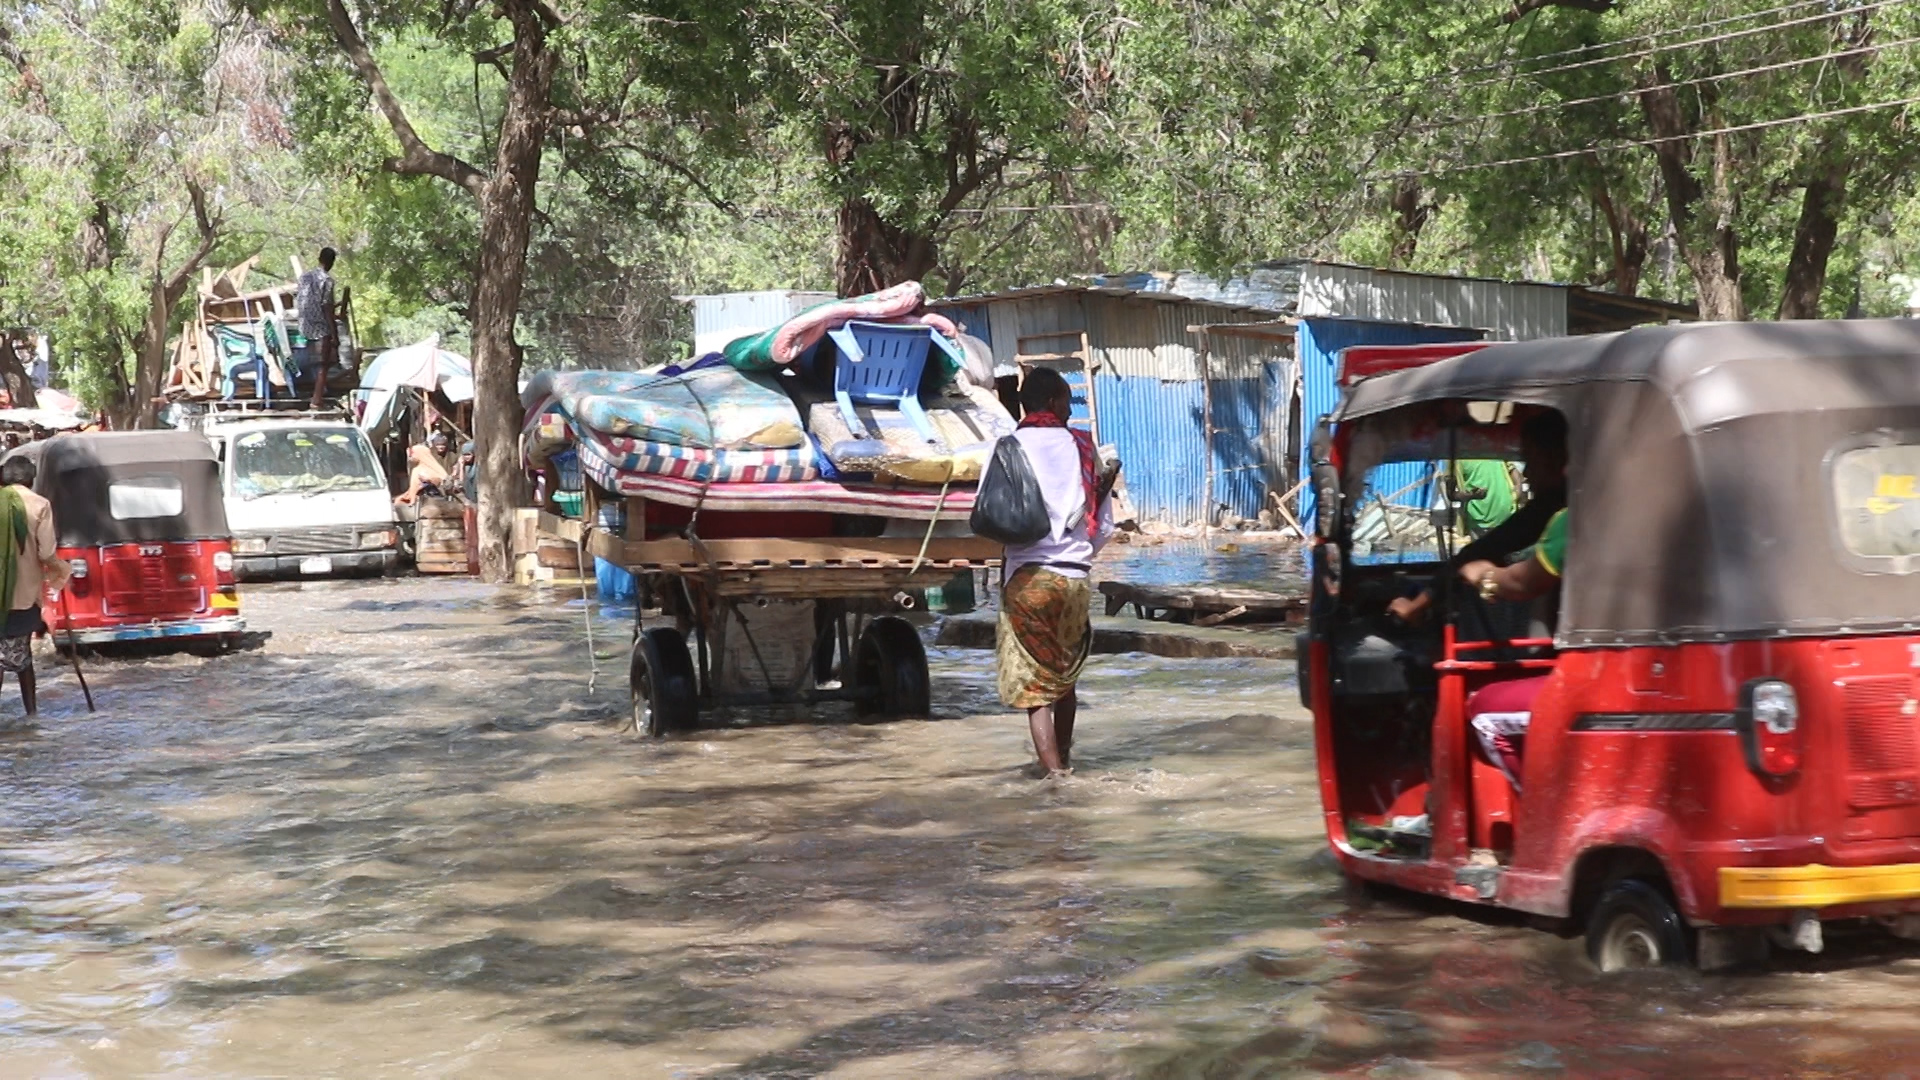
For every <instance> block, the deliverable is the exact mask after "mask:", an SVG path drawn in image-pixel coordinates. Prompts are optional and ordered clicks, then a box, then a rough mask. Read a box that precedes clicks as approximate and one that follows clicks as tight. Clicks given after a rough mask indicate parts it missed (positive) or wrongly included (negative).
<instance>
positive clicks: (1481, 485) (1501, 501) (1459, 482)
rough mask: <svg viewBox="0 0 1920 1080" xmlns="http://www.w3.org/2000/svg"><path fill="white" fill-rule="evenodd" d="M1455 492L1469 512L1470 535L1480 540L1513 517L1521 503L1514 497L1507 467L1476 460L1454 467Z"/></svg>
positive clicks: (1462, 462) (1457, 463)
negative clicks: (1515, 509)
mask: <svg viewBox="0 0 1920 1080" xmlns="http://www.w3.org/2000/svg"><path fill="white" fill-rule="evenodd" d="M1453 485H1454V490H1455V491H1457V492H1459V497H1460V498H1461V500H1462V503H1461V509H1462V510H1464V511H1465V512H1466V515H1465V516H1466V522H1465V524H1466V527H1467V533H1468V535H1470V536H1475V537H1480V536H1485V535H1486V534H1488V533H1490V532H1492V531H1493V530H1494V528H1495V527H1496V526H1498V525H1499V524H1500V523H1501V522H1503V521H1505V520H1507V519H1508V518H1510V517H1512V516H1513V511H1514V508H1515V507H1516V506H1517V505H1518V500H1516V499H1515V497H1514V491H1513V474H1512V473H1511V472H1509V471H1508V470H1507V463H1506V462H1504V461H1496V460H1491V459H1487V458H1472V459H1468V460H1464V461H1456V462H1454V463H1453Z"/></svg>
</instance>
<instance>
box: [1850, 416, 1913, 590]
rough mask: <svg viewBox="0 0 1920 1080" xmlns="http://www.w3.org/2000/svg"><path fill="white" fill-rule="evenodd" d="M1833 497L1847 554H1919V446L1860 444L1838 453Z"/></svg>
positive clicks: (1889, 556)
mask: <svg viewBox="0 0 1920 1080" xmlns="http://www.w3.org/2000/svg"><path fill="white" fill-rule="evenodd" d="M1833 499H1834V510H1835V512H1836V513H1837V514H1838V516H1839V523H1840V542H1841V543H1842V544H1844V545H1846V548H1847V550H1848V551H1850V552H1852V553H1853V554H1855V555H1858V556H1861V557H1863V558H1869V559H1898V558H1904V557H1906V556H1909V555H1920V445H1912V444H1902V443H1895V444H1883V445H1878V446H1862V447H1859V448H1857V449H1854V450H1847V451H1845V452H1843V453H1841V454H1839V455H1837V456H1836V457H1835V458H1834V459H1833ZM1897 569H1899V570H1900V571H1901V572H1906V571H1907V570H1908V569H1909V568H1908V567H1906V566H1904V565H1903V566H1900V567H1898V568H1897ZM1913 569H1920V567H1914V568H1913Z"/></svg>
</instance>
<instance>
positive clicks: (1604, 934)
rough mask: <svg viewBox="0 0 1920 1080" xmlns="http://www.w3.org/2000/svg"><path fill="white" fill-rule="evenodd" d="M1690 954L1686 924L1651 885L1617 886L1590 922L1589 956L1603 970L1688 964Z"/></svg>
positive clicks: (1611, 888) (1630, 882)
mask: <svg viewBox="0 0 1920 1080" xmlns="http://www.w3.org/2000/svg"><path fill="white" fill-rule="evenodd" d="M1687 954H1688V949H1687V923H1686V920H1685V919H1682V918H1681V917H1680V912H1678V911H1677V910H1675V909H1674V906H1673V902H1672V901H1671V900H1669V899H1667V894H1666V893H1665V891H1663V890H1662V889H1660V888H1659V886H1657V885H1654V884H1653V883H1651V882H1647V881H1642V880H1640V879H1638V878H1632V879H1628V880H1626V881H1619V882H1615V883H1614V884H1613V885H1611V886H1609V887H1608V888H1607V891H1606V892H1604V893H1602V894H1601V896H1600V902H1599V903H1597V904H1595V905H1594V906H1593V914H1592V915H1591V916H1590V917H1589V918H1588V920H1587V955H1588V956H1589V957H1591V958H1592V960H1593V963H1594V966H1595V967H1597V968H1599V969H1600V970H1601V971H1603V972H1614V971H1634V970H1637V969H1641V968H1656V967H1663V966H1669V965H1676V964H1685V963H1687V962H1688V959H1687Z"/></svg>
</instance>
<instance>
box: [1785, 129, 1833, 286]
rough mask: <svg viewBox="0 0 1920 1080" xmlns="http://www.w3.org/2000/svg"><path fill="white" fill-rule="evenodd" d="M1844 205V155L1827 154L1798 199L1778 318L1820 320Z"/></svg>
mask: <svg viewBox="0 0 1920 1080" xmlns="http://www.w3.org/2000/svg"><path fill="white" fill-rule="evenodd" d="M1846 202H1847V161H1846V156H1845V154H1844V153H1830V154H1828V155H1825V158H1824V164H1823V166H1822V167H1821V168H1820V169H1819V171H1818V173H1817V174H1816V175H1815V176H1814V177H1813V179H1811V180H1809V181H1808V182H1807V187H1806V193H1805V195H1804V196H1803V197H1802V198H1801V200H1800V221H1799V223H1798V224H1796V225H1795V226H1794V228H1793V254H1792V255H1790V256H1788V258H1787V278H1786V284H1785V288H1783V289H1782V290H1781V293H1780V312H1779V317H1780V318H1782V319H1817V318H1819V317H1820V294H1821V292H1822V291H1823V290H1825V288H1826V285H1827V260H1828V259H1829V258H1830V257H1831V256H1832V255H1833V242H1834V239H1835V238H1836V237H1838V236H1839V235H1840V211H1841V209H1842V208H1843V207H1844V206H1845V205H1846Z"/></svg>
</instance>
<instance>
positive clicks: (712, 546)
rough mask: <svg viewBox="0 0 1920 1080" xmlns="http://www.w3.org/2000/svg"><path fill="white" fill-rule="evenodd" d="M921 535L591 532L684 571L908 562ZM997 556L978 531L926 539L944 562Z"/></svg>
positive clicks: (978, 561) (600, 547)
mask: <svg viewBox="0 0 1920 1080" xmlns="http://www.w3.org/2000/svg"><path fill="white" fill-rule="evenodd" d="M920 544H921V541H919V540H916V539H913V538H911V537H887V538H874V539H854V538H848V539H834V540H783V539H764V540H763V539H757V538H756V539H744V540H708V541H706V542H704V543H703V544H695V543H693V542H692V541H690V540H684V539H668V540H624V539H621V538H620V537H617V536H609V535H607V534H605V533H602V532H598V531H596V532H594V533H593V534H592V538H591V540H590V546H591V550H592V551H593V553H594V554H595V555H598V556H600V557H601V558H603V559H606V560H608V561H609V562H614V563H618V564H620V565H621V566H625V567H629V568H641V567H658V568H662V569H673V570H679V571H681V572H686V573H702V572H705V571H707V570H709V569H716V568H717V569H740V570H751V569H766V570H772V569H777V568H778V569H783V568H805V569H817V568H853V569H861V568H864V569H892V568H900V567H911V566H912V565H913V563H914V559H915V556H917V555H919V553H920ZM999 557H1000V545H999V544H997V543H995V542H993V541H991V540H987V539H983V538H981V537H977V536H968V537H936V538H935V539H934V540H933V541H931V542H930V543H928V544H927V553H926V560H925V561H926V562H927V563H930V564H938V565H941V566H945V567H963V566H984V565H986V564H987V563H988V562H990V561H992V560H995V559H998V558H999Z"/></svg>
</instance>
